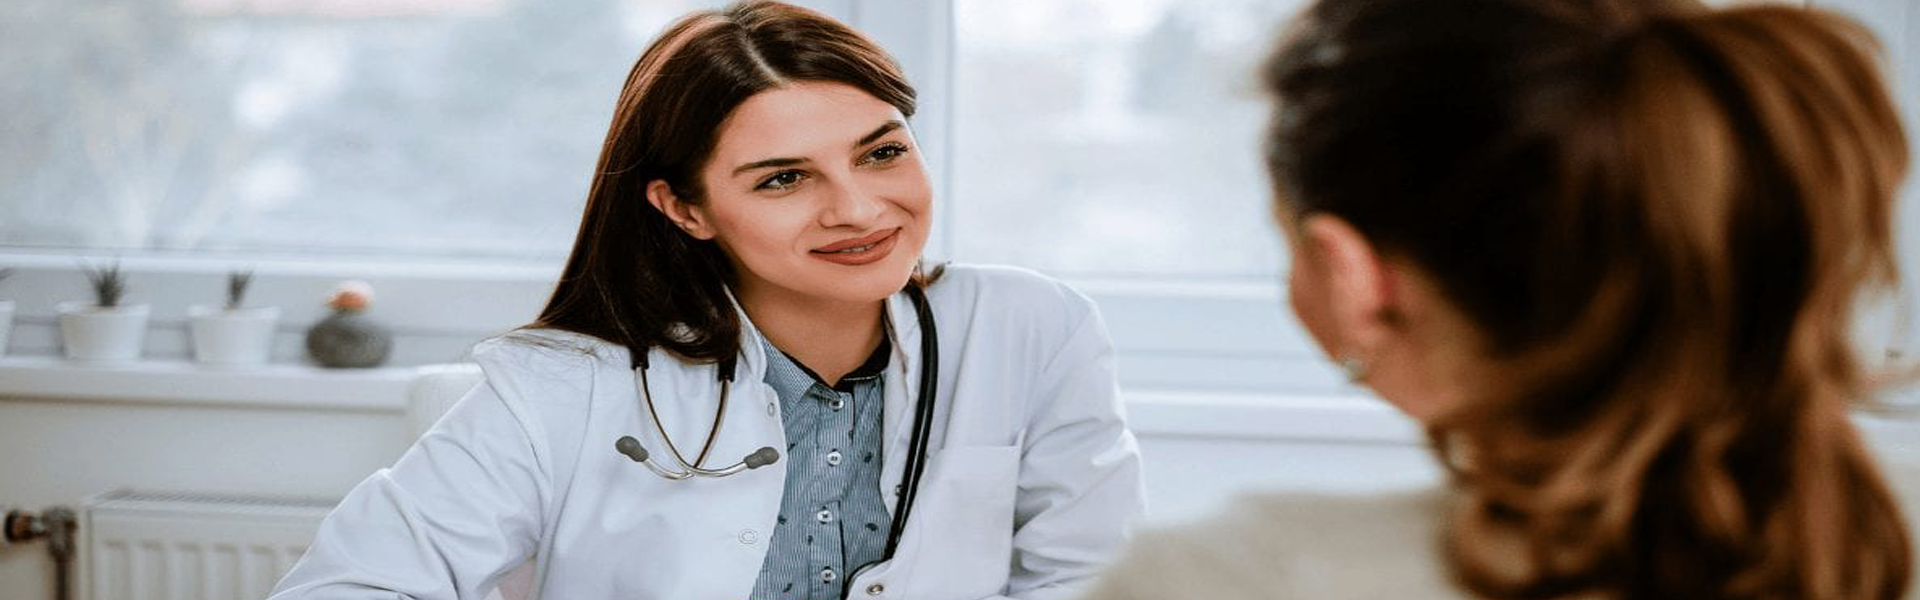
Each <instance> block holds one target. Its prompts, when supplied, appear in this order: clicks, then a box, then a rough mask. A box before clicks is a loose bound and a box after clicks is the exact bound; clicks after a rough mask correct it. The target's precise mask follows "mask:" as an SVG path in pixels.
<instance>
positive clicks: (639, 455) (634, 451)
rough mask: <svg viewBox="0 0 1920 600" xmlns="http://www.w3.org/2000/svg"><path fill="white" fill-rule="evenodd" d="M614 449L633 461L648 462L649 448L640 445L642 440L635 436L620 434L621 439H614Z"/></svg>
mask: <svg viewBox="0 0 1920 600" xmlns="http://www.w3.org/2000/svg"><path fill="white" fill-rule="evenodd" d="M613 449H614V450H615V451H618V452H619V453H621V454H624V455H626V456H627V458H631V459H633V462H637V463H643V462H647V449H646V448H645V447H643V446H641V445H640V440H636V439H633V436H630V435H623V436H620V439H618V440H614V442H613Z"/></svg>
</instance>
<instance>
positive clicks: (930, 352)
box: [613, 284, 940, 585]
mask: <svg viewBox="0 0 1920 600" xmlns="http://www.w3.org/2000/svg"><path fill="white" fill-rule="evenodd" d="M906 292H907V298H909V299H911V300H913V313H914V317H915V318H916V319H918V320H919V322H920V392H919V395H918V396H919V397H918V398H917V399H916V400H915V402H914V411H913V433H912V437H911V438H909V440H908V446H909V447H911V448H912V452H910V453H908V454H907V462H906V464H905V465H904V469H905V470H904V471H903V473H904V475H903V481H902V482H901V490H902V491H901V495H900V500H899V502H898V504H897V506H898V507H899V508H898V510H895V511H894V518H893V527H892V529H891V530H889V531H888V532H887V550H886V553H885V555H884V558H882V559H881V560H882V561H884V560H887V559H891V558H893V551H894V549H895V548H896V547H898V546H899V544H900V535H901V533H902V532H903V531H905V530H906V524H907V513H908V512H909V511H911V510H912V509H913V501H914V497H915V496H917V495H919V491H920V476H921V474H922V473H923V472H924V471H926V463H927V438H928V437H931V436H930V435H929V434H930V433H931V431H932V430H933V406H934V399H935V396H936V394H935V393H934V386H935V385H937V384H938V382H939V373H938V371H939V368H940V356H939V351H940V342H939V334H938V333H937V332H936V331H935V330H934V325H933V309H932V308H930V307H928V305H927V296H926V292H925V291H923V290H921V289H920V286H919V285H917V284H914V285H908V286H907V288H906ZM631 354H632V355H633V372H634V379H636V380H638V386H639V388H640V397H641V398H642V399H643V400H644V401H645V403H646V405H647V415H648V416H649V417H651V418H652V420H653V429H654V431H656V432H658V433H659V434H660V439H661V441H664V442H666V443H667V453H668V454H670V455H672V456H673V460H674V462H676V463H679V465H680V468H679V469H673V468H669V467H665V466H661V465H660V463H658V462H656V461H655V460H653V456H652V454H651V453H648V452H647V449H646V448H645V447H643V446H641V445H640V440H638V439H634V437H633V436H630V435H623V436H620V439H618V440H615V441H614V443H613V448H614V450H616V451H618V452H620V454H622V455H625V456H626V457H627V458H630V459H633V461H634V462H637V463H640V464H642V465H646V467H647V470H650V471H653V473H654V474H655V475H659V476H661V477H664V478H666V479H669V480H672V481H679V480H682V479H691V478H694V477H726V476H728V475H733V474H736V473H740V472H743V471H747V470H749V469H758V468H760V467H764V466H767V465H771V464H773V463H775V462H779V460H780V452H779V451H776V450H774V449H773V448H772V447H770V446H762V447H761V448H760V449H759V450H754V451H753V452H752V453H750V454H748V455H747V456H746V457H745V458H742V459H740V462H736V463H733V464H731V465H727V466H726V467H722V468H719V469H705V468H701V466H700V465H702V464H704V463H705V462H706V460H707V453H709V452H711V451H712V450H713V442H714V440H715V439H718V438H719V437H720V430H721V429H722V427H723V426H724V425H725V424H726V420H727V396H728V394H729V392H731V391H732V389H733V372H734V365H735V363H736V361H735V360H734V359H731V358H729V359H727V360H724V361H721V363H720V365H719V369H718V371H719V380H720V403H719V408H717V409H715V410H714V413H713V428H712V429H711V430H709V431H708V432H707V443H706V444H704V445H703V446H702V447H701V448H700V454H699V455H698V456H695V457H694V459H693V462H691V463H689V462H687V459H686V457H685V456H683V455H681V454H680V448H679V447H677V446H675V445H674V443H673V438H672V437H670V436H668V435H667V429H666V427H665V426H664V425H662V424H661V422H660V413H659V411H658V410H657V409H655V408H654V403H653V390H652V389H650V388H649V387H648V386H647V366H648V365H647V350H646V349H645V348H637V349H634V350H633V351H632V352H631ZM872 564H873V563H869V564H868V565H862V567H861V568H865V567H866V566H871V565H872ZM858 573H859V570H858V569H856V570H855V574H856V575H857V574H858ZM853 579H854V578H853V577H848V578H847V581H848V582H849V585H851V582H852V581H853Z"/></svg>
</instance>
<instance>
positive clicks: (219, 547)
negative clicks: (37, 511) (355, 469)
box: [80, 490, 333, 600]
mask: <svg viewBox="0 0 1920 600" xmlns="http://www.w3.org/2000/svg"><path fill="white" fill-rule="evenodd" d="M332 507H333V502H332V501H323V500H308V499H288V498H271V497H253V496H237V495H217V494H173V493H169V494H162V493H147V492H133V491H124V490H123V491H115V492H108V493H105V494H100V495H97V496H93V497H91V498H88V499H87V500H86V501H84V502H83V503H82V504H81V516H80V519H81V522H80V535H81V537H82V540H81V548H83V549H84V552H83V553H82V555H81V557H80V565H81V570H82V579H81V580H82V581H84V582H85V587H83V588H82V594H83V596H81V597H83V598H91V599H92V600H260V599H261V598H265V597H266V596H267V592H269V591H272V589H273V585H274V583H276V582H278V581H279V580H280V576H281V575H282V574H285V573H286V572H287V569H288V568H291V567H292V566H293V562H294V561H295V560H297V559H299V558H300V555H301V554H302V553H304V552H306V548H307V544H308V543H309V542H311V541H312V539H313V533H314V531H315V530H317V529H319V527H320V520H321V519H322V518H323V517H325V516H326V515H327V511H329V510H331V509H332Z"/></svg>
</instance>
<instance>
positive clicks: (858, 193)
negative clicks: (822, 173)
mask: <svg viewBox="0 0 1920 600" xmlns="http://www.w3.org/2000/svg"><path fill="white" fill-rule="evenodd" d="M827 193H828V196H827V198H826V199H825V200H824V202H825V204H824V206H822V207H821V209H820V225H821V226H824V227H842V226H852V227H865V226H867V225H869V224H872V223H873V222H874V221H875V220H876V219H878V218H879V217H880V215H881V214H884V213H885V212H886V210H887V201H886V200H885V199H883V198H881V197H880V195H879V194H875V193H873V192H872V191H871V190H868V189H866V188H864V187H862V186H861V185H860V184H859V183H857V182H851V181H846V182H842V183H840V184H838V185H834V186H832V187H831V190H830V191H828V192H827Z"/></svg>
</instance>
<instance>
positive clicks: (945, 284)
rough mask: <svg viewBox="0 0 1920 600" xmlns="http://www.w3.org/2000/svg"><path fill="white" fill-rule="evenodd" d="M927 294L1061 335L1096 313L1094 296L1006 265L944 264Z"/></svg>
mask: <svg viewBox="0 0 1920 600" xmlns="http://www.w3.org/2000/svg"><path fill="white" fill-rule="evenodd" d="M938 272H939V275H938V277H937V278H936V279H935V282H934V285H932V286H931V287H929V288H928V292H927V293H928V296H929V297H931V298H933V300H934V302H935V304H936V306H960V307H966V308H967V309H968V311H967V312H969V313H971V314H972V316H973V318H974V319H976V320H977V319H989V320H991V321H992V322H994V323H995V324H999V325H1002V326H1004V327H1006V328H1009V329H1013V330H1026V331H1034V332H1040V333H1053V334H1054V335H1053V336H1049V337H1056V338H1064V337H1065V336H1067V335H1069V334H1071V333H1073V332H1074V331H1075V330H1076V329H1078V328H1080V327H1081V326H1083V325H1084V322H1085V321H1087V320H1088V319H1089V318H1096V317H1097V316H1098V313H1099V311H1098V309H1097V308H1096V307H1095V306H1094V303H1093V299H1091V298H1088V297H1087V295H1086V294H1083V293H1081V292H1080V291H1079V290H1076V289H1074V288H1073V287H1072V286H1069V285H1067V284H1066V282H1063V281H1060V280H1059V279H1055V278H1053V277H1051V276H1048V275H1044V274H1041V273H1039V272H1037V271H1034V270H1031V269H1026V268H1022V267H1015V266H1008V265H975V264H947V265H943V267H942V268H941V269H940V270H939V271H938Z"/></svg>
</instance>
